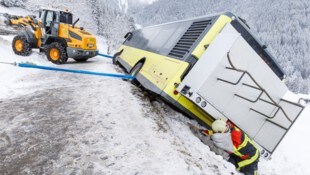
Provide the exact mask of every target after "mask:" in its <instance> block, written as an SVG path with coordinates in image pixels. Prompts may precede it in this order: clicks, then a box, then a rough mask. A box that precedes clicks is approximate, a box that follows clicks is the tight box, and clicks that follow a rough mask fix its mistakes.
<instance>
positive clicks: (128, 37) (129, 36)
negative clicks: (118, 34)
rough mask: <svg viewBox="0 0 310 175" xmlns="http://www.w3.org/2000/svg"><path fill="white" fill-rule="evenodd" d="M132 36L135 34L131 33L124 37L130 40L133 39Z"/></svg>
mask: <svg viewBox="0 0 310 175" xmlns="http://www.w3.org/2000/svg"><path fill="white" fill-rule="evenodd" d="M132 36H133V34H132V33H131V32H128V33H127V34H126V35H125V36H124V38H126V40H128V41H129V40H130V39H131V38H132Z"/></svg>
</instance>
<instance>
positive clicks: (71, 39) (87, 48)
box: [12, 9, 98, 64]
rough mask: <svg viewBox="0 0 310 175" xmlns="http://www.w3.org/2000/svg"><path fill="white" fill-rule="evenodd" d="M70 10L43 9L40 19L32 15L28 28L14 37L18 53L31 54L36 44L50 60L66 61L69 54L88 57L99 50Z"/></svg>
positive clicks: (61, 62) (84, 58) (80, 57)
mask: <svg viewBox="0 0 310 175" xmlns="http://www.w3.org/2000/svg"><path fill="white" fill-rule="evenodd" d="M78 21H79V19H77V20H76V21H75V22H74V23H73V15H72V13H71V12H69V11H68V10H65V11H60V10H55V9H41V10H40V13H39V20H37V19H35V18H31V20H29V21H27V24H28V25H26V27H25V30H23V31H22V32H20V34H18V35H17V36H15V37H14V39H13V42H12V47H13V50H14V52H15V54H17V55H22V56H28V55H30V53H31V50H32V49H33V48H38V49H40V51H42V52H45V53H46V56H47V58H48V60H49V61H51V62H52V63H55V64H64V63H66V62H67V60H68V58H73V59H74V60H76V61H78V62H80V61H86V60H88V59H89V58H92V57H94V56H96V55H97V54H98V50H97V44H96V38H95V37H94V36H93V35H92V34H90V33H89V32H87V31H85V30H84V29H83V28H82V27H77V26H75V24H76V23H77V22H78Z"/></svg>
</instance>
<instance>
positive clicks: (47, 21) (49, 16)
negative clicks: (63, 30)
mask: <svg viewBox="0 0 310 175" xmlns="http://www.w3.org/2000/svg"><path fill="white" fill-rule="evenodd" d="M53 21H55V15H54V12H52V11H49V12H47V14H46V19H45V26H46V27H50V26H51V23H52V22H53Z"/></svg>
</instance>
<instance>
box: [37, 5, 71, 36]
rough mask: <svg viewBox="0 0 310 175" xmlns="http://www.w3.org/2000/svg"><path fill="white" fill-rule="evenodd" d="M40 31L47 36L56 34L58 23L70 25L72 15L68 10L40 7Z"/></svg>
mask: <svg viewBox="0 0 310 175" xmlns="http://www.w3.org/2000/svg"><path fill="white" fill-rule="evenodd" d="M39 17H40V19H41V21H42V31H43V32H44V34H46V35H49V36H55V37H57V36H58V32H59V26H60V23H63V24H68V25H72V20H73V15H72V13H70V12H69V11H59V10H53V9H42V10H41V11H40V13H39Z"/></svg>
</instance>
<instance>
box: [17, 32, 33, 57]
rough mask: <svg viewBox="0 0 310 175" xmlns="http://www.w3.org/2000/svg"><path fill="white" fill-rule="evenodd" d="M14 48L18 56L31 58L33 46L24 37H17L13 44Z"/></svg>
mask: <svg viewBox="0 0 310 175" xmlns="http://www.w3.org/2000/svg"><path fill="white" fill-rule="evenodd" d="M12 48H13V51H14V53H15V54H16V55H21V56H29V55H30V54H31V49H32V48H31V46H30V43H28V41H27V39H26V37H25V36H24V35H17V36H15V37H14V39H13V42H12Z"/></svg>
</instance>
